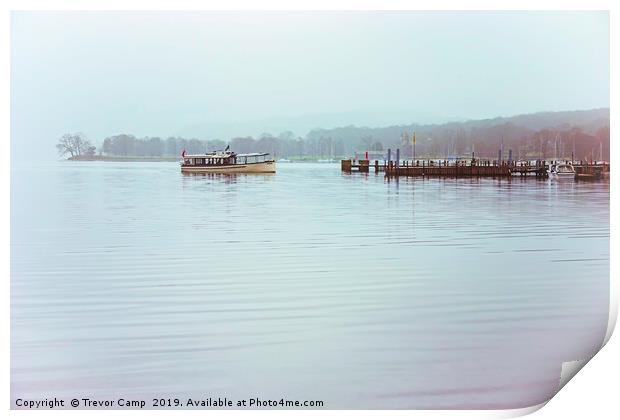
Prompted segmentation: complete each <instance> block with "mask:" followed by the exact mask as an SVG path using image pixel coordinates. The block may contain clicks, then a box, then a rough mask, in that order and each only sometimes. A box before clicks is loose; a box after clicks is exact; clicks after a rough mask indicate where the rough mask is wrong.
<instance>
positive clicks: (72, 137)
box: [56, 133, 96, 157]
mask: <svg viewBox="0 0 620 420" xmlns="http://www.w3.org/2000/svg"><path fill="white" fill-rule="evenodd" d="M56 148H57V149H58V154H60V156H64V155H66V154H70V155H71V157H74V156H81V155H89V156H92V155H94V154H95V150H96V148H95V146H93V145H91V144H90V141H88V139H87V138H86V136H85V135H84V134H82V133H75V134H70V133H67V134H64V135H63V136H62V137H61V138H60V140H59V142H58V144H57V145H56Z"/></svg>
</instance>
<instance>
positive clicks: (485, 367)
mask: <svg viewBox="0 0 620 420" xmlns="http://www.w3.org/2000/svg"><path fill="white" fill-rule="evenodd" d="M11 194H12V200H11V210H12V212H11V216H12V219H11V228H12V230H11V393H12V400H14V399H15V398H45V397H48V396H50V395H55V396H58V397H79V396H85V397H86V396H90V397H97V398H107V397H110V398H118V397H119V396H121V395H122V396H124V397H134V398H141V397H144V398H148V397H174V396H178V397H181V398H187V397H188V396H191V395H193V396H198V397H209V396H211V397H218V396H220V397H228V398H233V399H242V398H252V397H258V398H265V399H275V398H277V399H279V398H288V399H299V400H306V399H317V400H324V401H325V407H326V408H367V407H368V408H464V407H470V408H504V407H521V406H527V405H531V404H535V403H538V402H540V401H542V400H544V399H546V398H548V397H549V396H551V395H552V394H553V392H554V390H555V389H556V387H557V385H558V380H559V375H560V368H561V361H566V360H574V359H578V358H583V357H585V356H586V355H588V354H591V353H592V352H594V351H596V350H597V348H598V346H599V345H600V344H601V341H602V339H603V336H604V333H605V329H606V325H607V318H608V302H609V271H608V270H609V183H608V182H596V183H581V182H552V181H548V180H545V181H540V180H534V179H527V180H523V179H510V180H507V179H498V180H493V179H457V180H455V179H419V178H418V179H415V180H414V179H406V178H400V179H398V180H395V179H393V180H386V179H385V178H384V177H383V176H381V175H379V176H376V175H375V174H368V175H362V174H342V173H341V172H340V170H339V166H338V165H330V164H294V163H278V173H277V174H275V175H272V176H261V175H259V176H256V175H237V176H221V175H206V176H205V175H198V176H195V175H192V176H185V175H182V174H181V173H180V171H179V168H178V165H176V164H175V163H100V162H98V163H85V162H83V163H76V162H74V163H68V162H67V163H58V164H55V165H51V166H49V167H37V168H36V169H34V168H29V169H28V168H14V169H13V173H12V188H11Z"/></svg>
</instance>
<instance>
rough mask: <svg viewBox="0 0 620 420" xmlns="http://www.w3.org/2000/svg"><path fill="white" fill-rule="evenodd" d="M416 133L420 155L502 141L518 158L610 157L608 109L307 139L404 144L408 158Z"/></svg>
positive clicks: (363, 145)
mask: <svg viewBox="0 0 620 420" xmlns="http://www.w3.org/2000/svg"><path fill="white" fill-rule="evenodd" d="M414 131H415V132H416V136H417V142H416V143H417V144H416V148H417V150H416V154H417V155H418V156H419V155H428V156H436V157H444V156H455V155H469V154H471V152H472V151H473V152H475V153H476V154H478V155H480V156H489V157H495V156H497V153H498V149H499V148H500V147H501V145H502V143H503V146H504V151H505V152H506V153H508V150H509V149H512V150H513V154H514V156H515V157H518V156H519V155H520V156H521V157H526V156H530V157H537V156H540V157H570V155H571V154H573V151H574V155H575V158H585V157H586V156H587V157H590V155H592V154H594V157H595V158H598V157H599V154H600V151H601V148H602V154H603V158H605V159H609V108H600V109H592V110H584V111H565V112H539V113H534V114H524V115H517V116H512V117H498V118H492V119H484V120H470V121H460V122H448V123H445V124H408V125H398V126H390V127H379V128H370V127H355V126H349V127H339V128H334V129H329V130H325V129H318V130H313V131H311V132H310V133H308V135H307V136H306V139H307V140H314V141H319V142H321V141H323V142H325V141H327V142H333V143H335V144H338V145H342V148H343V149H344V153H345V154H351V153H354V152H355V151H362V150H374V149H379V148H388V147H391V148H395V147H400V148H401V149H402V151H403V153H404V156H410V153H411V152H412V150H411V148H412V146H411V134H412V133H413V132H414ZM573 144H574V147H573ZM594 149H595V150H594ZM556 155H557V156H556Z"/></svg>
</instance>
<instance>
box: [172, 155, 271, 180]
mask: <svg viewBox="0 0 620 420" xmlns="http://www.w3.org/2000/svg"><path fill="white" fill-rule="evenodd" d="M180 164H181V172H191V173H219V174H229V173H230V174H232V173H239V174H240V173H275V172H276V164H275V162H274V160H273V159H271V157H270V156H269V153H245V154H236V153H234V152H232V151H230V150H225V151H221V152H212V153H205V154H200V155H186V154H185V151H184V153H183V155H182V159H181V162H180Z"/></svg>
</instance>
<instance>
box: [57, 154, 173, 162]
mask: <svg viewBox="0 0 620 420" xmlns="http://www.w3.org/2000/svg"><path fill="white" fill-rule="evenodd" d="M67 160H72V161H81V162H97V161H98V162H176V161H178V160H179V158H178V157H174V156H104V155H94V156H72V157H70V158H67Z"/></svg>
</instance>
